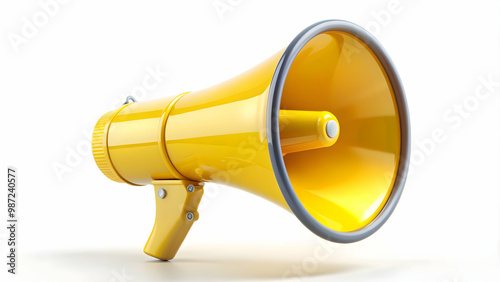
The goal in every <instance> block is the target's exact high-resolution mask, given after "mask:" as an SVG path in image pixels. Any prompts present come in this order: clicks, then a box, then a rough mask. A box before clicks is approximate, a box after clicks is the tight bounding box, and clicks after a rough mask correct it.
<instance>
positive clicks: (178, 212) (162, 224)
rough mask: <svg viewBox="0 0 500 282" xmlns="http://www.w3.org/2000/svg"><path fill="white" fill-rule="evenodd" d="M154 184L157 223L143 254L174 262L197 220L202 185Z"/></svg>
mask: <svg viewBox="0 0 500 282" xmlns="http://www.w3.org/2000/svg"><path fill="white" fill-rule="evenodd" d="M151 184H153V185H154V189H155V199H156V219H155V225H154V227H153V231H152V232H151V235H150V236H149V239H148V242H147V243H146V246H145V247H144V252H145V253H146V254H148V255H150V256H152V257H155V258H158V259H161V260H171V259H173V258H174V257H175V254H177V251H178V250H179V248H180V246H181V244H182V242H183V241H184V238H186V235H187V233H188V231H189V229H191V226H192V225H193V223H194V222H195V221H196V220H198V211H197V209H198V205H199V204H200V201H201V197H202V196H203V183H198V182H192V181H187V180H154V181H153V182H152V183H151Z"/></svg>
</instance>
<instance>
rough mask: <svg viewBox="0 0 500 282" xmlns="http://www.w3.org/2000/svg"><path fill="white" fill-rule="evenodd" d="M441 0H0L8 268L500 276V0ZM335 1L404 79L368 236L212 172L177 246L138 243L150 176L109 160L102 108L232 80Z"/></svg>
mask: <svg viewBox="0 0 500 282" xmlns="http://www.w3.org/2000/svg"><path fill="white" fill-rule="evenodd" d="M436 2H437V1H411V0H399V1H398V0H377V1H284V0H283V1H245V0H207V1H169V2H168V3H167V2H166V1H152V0H151V1H134V2H132V1H106V2H104V1H76V0H74V1H71V0H70V1H64V2H63V1H62V0H61V1H60V2H56V1H55V0H52V1H50V0H41V1H34V0H33V1H3V2H2V3H1V4H0V34H1V40H0V93H1V98H2V101H1V104H2V107H1V108H2V110H1V111H0V115H1V123H2V127H1V130H2V133H1V139H0V142H1V143H0V144H1V146H0V148H1V156H0V162H1V163H0V167H1V168H2V169H4V170H6V167H7V166H9V165H11V166H15V167H16V168H17V169H18V171H19V173H18V178H19V187H18V194H19V198H18V201H19V209H18V217H19V230H18V244H19V253H18V268H17V271H18V274H17V275H15V276H14V275H10V274H7V267H6V266H5V265H4V266H2V267H0V273H1V275H2V276H0V277H3V278H1V279H2V281H17V280H20V281H158V280H160V279H167V280H182V279H188V280H201V279H212V280H225V279H226V280H233V279H250V280H280V279H288V278H291V279H294V280H300V279H314V280H328V281H331V280H332V278H333V279H334V278H337V279H341V280H345V281H364V280H374V281H377V280H380V281H391V280H392V281H423V280H424V281H499V280H500V271H499V270H498V269H500V262H499V261H500V260H499V255H500V244H499V243H500V230H499V226H500V209H499V203H500V193H499V188H500V183H499V182H500V181H499V169H500V163H499V160H500V131H499V128H500V98H499V96H500V70H499V65H500V56H499V52H500V16H499V15H500V3H499V2H498V1H486V0H482V1H480V0H478V1H469V2H468V4H464V3H463V2H465V1H462V2H459V1H439V3H436ZM47 3H48V4H47ZM324 19H344V20H349V21H352V22H354V23H357V24H359V25H361V26H363V27H365V28H367V29H368V30H369V31H371V32H372V33H373V34H375V35H376V37H377V38H378V39H379V40H380V41H381V43H382V45H383V46H384V47H385V49H386V50H387V51H388V53H389V54H390V56H391V57H392V59H393V61H394V63H395V64H396V67H397V69H398V71H399V73H400V76H401V78H402V80H403V84H404V86H405V89H406V94H407V99H408V105H409V109H410V115H411V124H412V149H413V155H412V163H411V164H412V169H411V172H410V176H409V178H408V180H407V184H406V186H405V191H404V193H403V196H402V198H401V201H400V203H399V205H398V207H397V208H396V210H395V212H394V214H393V216H392V217H391V218H390V219H389V221H388V222H387V223H386V224H385V225H384V226H383V227H382V228H381V229H380V230H379V231H378V232H377V233H375V234H374V235H373V236H371V237H369V238H368V239H366V240H364V241H361V242H358V243H354V244H349V245H340V244H334V243H330V242H324V241H322V240H320V239H318V238H317V237H316V236H315V235H314V234H312V233H311V232H310V231H308V230H307V229H306V228H305V227H304V226H302V225H301V223H300V222H299V221H298V220H297V219H295V218H294V217H293V216H292V215H290V214H288V213H287V212H285V211H284V210H282V209H280V208H278V207H276V206H274V205H273V204H271V203H268V202H266V201H264V200H262V199H260V198H258V197H256V196H253V195H250V194H248V193H246V192H243V191H240V190H235V189H232V188H227V187H216V186H213V185H210V184H208V185H207V186H206V192H205V193H206V194H205V197H204V199H203V203H202V206H201V208H200V220H199V221H197V222H196V223H195V224H194V226H193V228H192V229H191V231H190V233H189V235H188V237H187V239H186V240H185V242H184V244H183V245H182V247H181V249H180V251H179V253H178V255H177V257H176V259H175V260H174V261H172V262H166V263H161V262H158V261H156V260H154V259H152V258H150V257H148V256H146V255H144V254H143V253H142V248H143V246H144V244H145V242H146V240H147V238H148V236H149V233H150V231H151V228H152V226H153V223H154V213H155V207H154V197H153V192H152V189H153V188H152V187H150V186H146V187H132V186H128V185H125V184H118V183H114V182H112V181H110V180H108V179H107V178H106V177H105V176H104V175H103V174H102V173H101V172H100V171H99V169H98V168H97V166H96V165H95V163H94V160H93V158H92V156H91V152H90V147H89V144H90V141H89V140H90V139H89V138H90V137H89V136H90V134H91V131H92V129H93V127H94V125H95V122H96V121H97V119H98V118H99V117H100V116H101V115H102V114H103V113H105V112H106V111H108V110H111V109H113V108H116V106H117V105H118V104H120V103H122V102H123V100H124V98H125V97H126V96H127V95H129V94H130V93H134V96H136V97H137V98H138V100H140V101H144V100H147V99H153V98H157V97H162V96H166V95H176V94H179V93H182V92H185V91H190V90H197V89H203V88H206V87H207V86H210V85H213V84H217V83H219V82H222V81H224V80H226V79H228V78H230V77H232V76H234V75H237V74H239V73H241V72H243V71H245V70H247V69H249V68H251V67H252V66H254V65H256V64H257V63H259V62H261V61H262V60H264V59H266V58H267V57H268V56H270V55H272V54H274V53H275V52H276V51H278V50H280V49H281V48H283V47H285V46H286V45H287V44H288V43H289V42H290V41H291V40H292V39H293V37H294V36H295V35H296V34H298V33H299V32H300V31H301V30H302V29H304V28H305V27H307V26H309V25H310V24H312V23H314V22H317V21H320V20H324ZM148 76H151V77H152V78H153V79H154V82H155V83H154V86H153V87H150V89H148V90H145V91H141V89H144V88H143V87H142V84H143V80H144V79H145V78H146V77H148ZM6 177H7V176H6V173H4V174H2V176H1V177H0V178H1V182H2V183H6ZM4 179H5V180H4ZM2 187H4V188H5V189H3V192H1V193H0V203H2V204H1V205H0V207H1V209H2V210H1V211H0V214H1V216H2V220H3V222H6V219H7V218H6V212H5V211H4V210H6V205H5V203H6V201H7V200H6V184H2ZM2 224H3V223H2ZM7 236H8V235H7V230H6V229H5V228H2V229H1V230H0V239H1V243H0V254H1V256H2V257H4V258H5V256H6V255H7V243H6V239H7ZM4 278H6V279H7V280H4Z"/></svg>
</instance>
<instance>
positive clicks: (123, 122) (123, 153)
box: [102, 32, 401, 257]
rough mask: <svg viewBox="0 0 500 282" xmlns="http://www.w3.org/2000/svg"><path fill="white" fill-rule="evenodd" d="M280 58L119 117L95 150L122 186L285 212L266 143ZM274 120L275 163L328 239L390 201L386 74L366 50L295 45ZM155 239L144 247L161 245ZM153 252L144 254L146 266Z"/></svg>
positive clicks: (395, 145) (351, 45) (390, 112)
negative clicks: (278, 153)
mask: <svg viewBox="0 0 500 282" xmlns="http://www.w3.org/2000/svg"><path fill="white" fill-rule="evenodd" d="M282 53H283V51H281V52H279V53H277V54H276V55H274V56H273V57H271V58H269V59H268V60H266V61H264V62H263V63H261V64H260V65H258V66H256V67H255V68H253V69H251V70H249V71H247V72H245V73H243V74H241V75H239V76H237V77H235V78H233V79H230V80H228V81H226V82H224V83H221V84H218V85H216V86H214V87H211V88H208V89H204V90H200V91H194V92H190V93H188V94H185V95H184V94H181V95H183V96H177V98H176V97H175V96H174V97H167V98H163V99H158V100H152V101H146V102H138V103H133V104H131V105H129V106H127V107H125V108H123V109H122V110H121V111H119V112H118V113H117V114H116V116H114V118H112V119H110V121H109V130H108V135H107V143H106V144H107V148H103V150H102V151H103V152H108V154H109V159H110V161H111V163H112V165H113V167H114V169H115V170H116V172H117V174H119V175H120V177H122V178H123V179H125V180H126V181H128V182H129V183H133V184H136V185H146V184H149V183H151V182H152V181H156V180H167V179H180V178H183V179H188V180H190V181H195V182H205V181H207V182H215V183H219V184H223V185H228V186H232V187H237V188H241V189H243V190H245V191H248V192H251V193H253V194H256V195H258V196H261V197H263V198H265V199H267V200H269V201H272V202H274V203H276V204H277V205H280V206H281V207H283V208H285V209H289V208H288V205H287V203H286V202H285V200H284V197H283V195H282V193H281V190H280V187H279V186H278V183H277V181H276V177H275V174H274V171H273V168H272V165H271V160H270V156H269V148H268V142H267V140H268V139H267V136H268V134H270V133H269V132H266V119H267V116H266V110H267V106H268V105H267V103H268V96H269V86H270V83H271V80H272V77H273V75H274V71H275V69H276V66H277V65H278V61H279V59H280V57H281V55H282ZM318 113H321V115H323V116H322V117H320V118H318V117H317V114H318ZM321 115H320V116H321ZM286 116H288V117H291V118H286ZM280 117H282V118H283V119H281V118H280V124H281V127H282V128H280V129H277V130H280V132H281V134H282V136H281V138H280V139H281V141H282V142H283V147H282V149H283V151H282V152H283V155H284V156H283V158H284V163H285V166H286V169H287V172H288V176H289V177H290V181H291V184H292V186H293V189H294V191H295V193H296V194H297V196H298V198H299V199H300V201H301V202H302V204H303V205H304V207H305V208H306V209H307V211H308V212H309V213H310V214H311V215H312V216H313V217H314V218H315V219H316V220H318V221H319V222H320V223H322V224H323V225H325V226H326V227H328V228H330V229H332V230H336V231H342V232H349V231H354V230H358V229H360V228H363V227H364V226H366V225H367V224H368V223H370V222H371V221H372V220H373V219H374V218H375V217H376V216H377V214H378V213H379V211H380V210H381V208H382V207H383V206H384V204H385V202H386V200H387V198H388V196H389V194H390V192H391V188H392V186H393V181H394V179H395V173H396V171H397V164H398V161H399V152H400V138H401V136H400V134H401V133H400V125H399V117H398V112H397V106H396V102H395V98H394V95H393V93H392V88H391V86H390V83H389V81H388V78H387V75H386V74H385V72H384V70H383V68H382V66H381V64H380V62H379V61H378V60H377V59H376V57H375V56H374V55H373V54H372V53H371V51H370V50H369V49H368V48H367V47H366V45H364V44H363V43H362V42H360V41H359V40H357V39H356V38H355V37H353V36H351V35H348V34H345V33H342V32H327V33H323V34H320V35H318V36H316V37H315V38H313V39H312V40H311V41H310V42H309V43H307V44H306V46H304V48H303V49H302V50H301V51H300V53H299V54H298V55H297V57H296V59H295V60H294V62H293V64H292V67H291V69H290V71H289V73H288V76H287V78H286V83H285V86H284V89H283V94H282V101H281V111H280ZM311 117H313V118H311ZM331 118H333V119H335V120H337V121H338V124H339V125H340V127H341V134H340V135H339V137H338V139H337V138H335V140H328V139H325V138H327V137H326V136H325V134H324V132H320V131H318V128H323V127H322V126H323V125H321V124H324V123H325V122H327V121H328V120H329V119H331ZM285 120H288V121H291V122H288V123H287V122H286V121H285ZM311 121H312V122H311ZM318 124H320V125H318ZM287 147H288V148H287ZM153 183H156V182H153ZM155 189H156V188H155ZM178 201H180V202H181V203H184V202H182V197H181V196H179V200H178ZM157 204H158V203H157ZM169 212H173V211H169ZM162 214H165V216H167V215H166V213H162ZM158 216H159V214H158ZM157 219H158V218H157ZM161 230H162V231H158V232H156V233H155V232H153V233H155V234H158V235H154V236H153V235H152V238H153V239H151V240H152V241H156V239H154V238H159V239H158V240H160V239H161V238H162V237H169V236H171V235H169V234H170V233H169V232H170V231H169V230H170V229H168V228H164V229H161ZM151 240H150V241H151ZM168 240H170V239H168ZM160 241H161V240H160ZM170 243H172V242H170ZM148 244H150V243H148ZM162 244H163V245H162ZM165 244H167V243H161V244H160V245H158V243H154V244H153V245H151V246H156V247H147V248H148V251H147V252H148V253H150V254H152V255H154V256H156V255H157V252H158V251H157V250H156V249H162V248H163V249H165V246H166V245H165ZM174 245H175V244H174ZM155 250H156V251H155ZM161 256H163V255H161ZM158 257H160V256H158Z"/></svg>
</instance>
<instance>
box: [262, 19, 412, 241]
mask: <svg viewBox="0 0 500 282" xmlns="http://www.w3.org/2000/svg"><path fill="white" fill-rule="evenodd" d="M269 89H270V90H269V98H268V99H269V100H268V105H267V120H266V127H267V141H268V145H269V154H270V158H271V163H272V167H273V170H274V172H275V176H276V180H277V182H278V184H279V187H280V189H281V192H282V194H283V196H284V198H285V200H286V203H287V204H288V206H289V208H290V209H291V210H292V212H293V213H294V214H295V215H296V216H297V218H299V220H300V221H301V222H302V223H303V224H304V225H305V226H306V227H308V228H309V229H310V230H311V231H313V232H314V233H315V234H317V235H318V236H320V237H323V238H324V239H327V240H330V241H335V242H343V243H348V242H354V241H359V240H362V239H364V238H366V237H368V236H370V235H371V234H373V233H374V232H375V231H376V230H378V229H379V228H380V227H381V226H382V225H383V224H384V223H385V221H386V220H387V219H388V217H389V216H390V214H391V213H392V212H393V210H394V208H395V206H396V204H397V202H398V200H399V198H400V196H401V193H402V190H403V186H404V182H405V180H406V174H407V170H408V163H409V152H410V143H409V138H410V127H409V117H408V109H407V106H406V100H405V95H404V90H403V87H402V84H401V80H400V78H399V76H398V74H397V72H396V69H395V68H394V65H393V63H392V61H391V60H390V58H389V56H388V55H387V53H386V52H385V50H384V49H383V48H382V46H381V45H380V44H379V43H378V41H377V40H376V39H375V38H374V37H373V36H372V35H371V34H369V33H368V32H367V31H365V30H364V29H362V28H361V27H359V26H357V25H355V24H352V23H349V22H346V21H340V20H328V21H323V22H319V23H316V24H313V25H311V26H309V27H308V28H306V29H305V30H304V31H302V32H301V33H300V34H299V35H298V36H297V37H296V38H295V39H294V40H293V41H292V43H291V44H290V45H289V46H288V47H287V48H286V50H285V52H284V53H283V55H282V57H281V59H280V61H279V63H278V66H277V67H276V70H275V73H274V76H273V78H272V82H271V85H270V88H269ZM283 110H291V111H295V110H298V111H300V110H302V111H329V112H331V113H332V114H333V115H335V117H336V118H338V123H339V124H341V126H342V134H341V136H337V137H338V138H339V140H338V141H337V143H336V144H334V145H333V146H326V147H324V148H319V149H316V150H307V151H298V152H292V153H289V154H286V152H285V151H284V149H283V148H284V147H283V144H282V142H281V140H280V138H283V137H282V136H281V134H282V133H283V130H281V131H280V111H283ZM387 173H389V174H390V175H391V176H392V177H391V179H390V181H387V178H386V175H387Z"/></svg>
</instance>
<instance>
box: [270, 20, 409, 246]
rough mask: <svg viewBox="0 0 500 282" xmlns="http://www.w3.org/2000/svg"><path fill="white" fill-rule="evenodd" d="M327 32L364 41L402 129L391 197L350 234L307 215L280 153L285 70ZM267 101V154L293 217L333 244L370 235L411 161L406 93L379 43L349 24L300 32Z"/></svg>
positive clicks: (381, 221) (383, 216) (400, 189)
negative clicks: (380, 72) (381, 69)
mask: <svg viewBox="0 0 500 282" xmlns="http://www.w3.org/2000/svg"><path fill="white" fill-rule="evenodd" d="M327 31H341V32H345V33H348V34H351V35H353V36H355V37H357V38H358V39H360V40H361V41H363V42H364V43H365V44H366V45H367V46H368V47H369V48H370V49H371V50H372V52H373V53H374V54H375V56H376V57H377V58H378V60H379V61H380V63H381V64H382V66H383V67H384V69H385V71H386V73H387V76H388V77H389V80H390V83H391V86H392V88H393V92H394V95H395V98H396V103H397V107H398V111H399V118H400V126H401V152H400V158H399V164H398V171H397V174H396V179H395V181H394V186H393V187H392V191H391V194H390V195H389V198H388V199H387V202H386V204H385V206H384V207H383V208H382V210H381V211H380V213H379V214H378V215H377V216H376V217H375V219H373V221H372V222H370V223H369V224H368V225H366V226H365V227H363V228H361V229H358V230H355V231H352V232H341V231H336V230H333V229H330V228H328V227H326V226H324V225H323V224H321V223H320V222H319V221H317V220H316V219H315V218H314V217H313V216H312V215H311V214H309V212H308V211H307V210H306V209H305V208H304V206H303V204H302V203H301V201H300V200H299V198H298V197H297V195H296V194H295V191H294V189H293V187H292V184H291V183H290V179H289V178H288V173H287V170H286V167H285V162H284V160H283V156H282V154H281V143H280V136H279V110H280V103H281V95H282V90H283V86H284V84H285V81H286V77H287V75H288V70H289V69H290V66H291V65H292V62H293V61H294V59H295V57H296V56H297V54H298V53H299V51H300V50H301V49H302V48H303V47H304V45H305V44H306V43H307V42H308V41H309V40H311V39H312V38H313V37H315V36H316V35H318V34H321V33H323V32H327ZM268 99H269V100H268V104H267V119H266V129H267V142H268V145H269V155H270V157H271V163H272V166H273V170H274V173H275V176H276V180H277V182H278V184H279V186H280V189H281V193H282V194H283V196H284V198H285V200H286V202H287V204H288V206H289V207H290V209H291V210H292V212H293V213H294V214H295V216H297V218H298V219H299V220H300V221H301V222H302V223H303V224H304V225H305V226H306V227H307V228H309V229H310V230H311V231H312V232H314V233H315V234H316V235H318V236H320V237H322V238H324V239H326V240H329V241H333V242H338V243H351V242H356V241H359V240H362V239H364V238H366V237H368V236H370V235H372V234H373V233H374V232H375V231H377V230H378V229H379V228H380V227H381V226H382V225H383V224H384V223H385V222H386V221H387V219H388V218H389V216H390V215H391V214H392V212H393V211H394V208H395V207H396V205H397V203H398V201H399V198H400V197H401V193H402V192H403V187H404V184H405V181H406V176H407V173H408V167H409V160H410V122H409V113H408V107H407V104H406V98H405V93H404V89H403V86H402V83H401V79H400V78H399V75H398V73H397V71H396V68H395V67H394V64H393V62H392V61H391V59H390V58H389V55H388V54H387V52H386V51H385V50H384V48H383V47H382V46H381V44H380V43H379V42H378V41H377V39H376V38H375V37H374V36H373V35H371V34H370V33H369V32H368V31H366V30H365V29H363V28H362V27H360V26H358V25H356V24H353V23H351V22H347V21H342V20H326V21H321V22H318V23H315V24H313V25H311V26H309V27H308V28H306V29H304V30H303V31H302V32H301V33H299V34H298V35H297V36H296V37H295V38H294V39H293V41H292V42H291V43H290V45H288V47H287V48H286V50H285V52H284V53H283V55H282V56H281V59H280V61H279V63H278V66H277V67H276V70H275V72H274V75H273V78H272V82H271V85H270V89H269V98H268Z"/></svg>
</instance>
